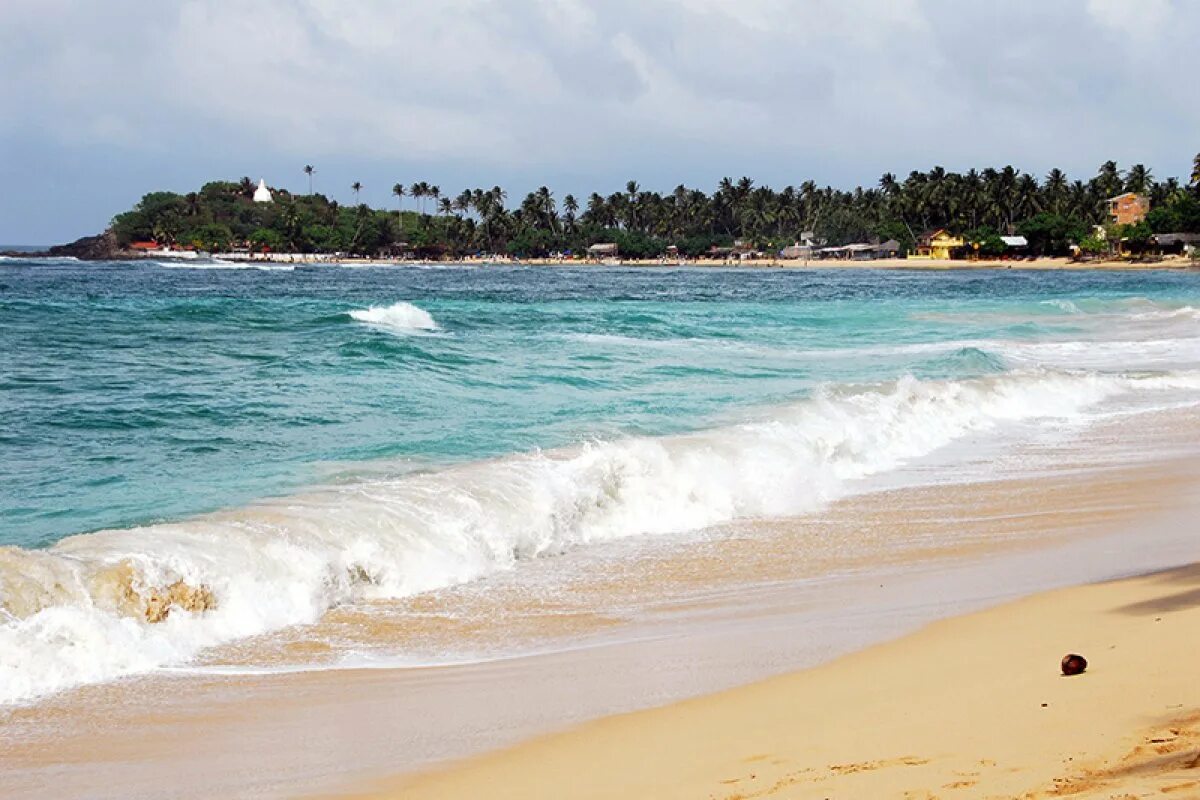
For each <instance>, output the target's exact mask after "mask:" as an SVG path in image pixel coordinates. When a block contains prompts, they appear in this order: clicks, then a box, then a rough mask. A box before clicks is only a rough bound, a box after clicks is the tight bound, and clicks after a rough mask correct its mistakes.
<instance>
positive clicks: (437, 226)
mask: <svg viewBox="0 0 1200 800" xmlns="http://www.w3.org/2000/svg"><path fill="white" fill-rule="evenodd" d="M313 171H314V170H313V168H312V167H311V166H310V165H306V166H305V168H304V173H305V174H306V175H307V176H308V180H309V182H310V193H309V194H308V195H304V196H299V195H292V194H290V193H289V192H286V191H282V190H275V202H273V203H255V202H254V201H253V195H254V189H255V186H254V183H253V182H252V181H250V179H249V178H243V179H242V180H241V181H240V182H237V183H233V182H225V181H218V182H213V183H209V184H206V185H205V186H204V187H203V188H202V189H201V190H200V191H199V192H193V193H191V194H187V195H180V194H174V193H171V192H154V193H151V194H148V195H146V196H145V197H143V198H142V200H141V202H140V203H139V204H138V205H137V206H136V207H135V208H134V209H133V210H131V211H129V212H126V213H124V214H121V215H119V216H117V217H116V219H114V221H113V230H114V232H115V234H116V236H117V238H118V241H119V242H120V243H121V244H128V243H130V242H133V241H137V240H154V241H157V242H160V243H170V244H175V245H183V246H194V247H198V248H201V249H206V250H213V251H224V250H228V249H230V248H233V247H239V246H242V247H244V246H250V247H252V248H254V249H256V250H260V249H263V248H269V249H271V250H276V251H278V250H288V251H297V252H344V253H355V254H376V253H380V252H388V251H392V252H398V251H401V250H403V251H405V252H409V251H411V252H414V253H415V254H416V255H417V256H420V257H424V258H434V257H440V256H463V255H468V254H473V253H493V254H510V255H515V256H521V257H535V256H545V255H547V254H549V253H554V252H575V253H580V252H582V251H584V250H586V248H587V247H588V246H589V245H591V244H594V243H597V242H614V243H616V244H618V245H619V247H620V251H621V253H622V254H623V255H625V256H628V257H634V258H636V257H646V258H649V257H655V256H659V255H662V254H663V253H665V252H666V250H667V248H668V246H675V247H677V248H678V249H679V252H680V253H681V254H683V255H688V256H696V255H700V254H702V253H706V252H709V251H710V249H711V248H713V247H714V246H718V247H722V246H726V247H727V246H730V245H732V244H733V243H734V242H735V241H744V242H746V243H748V244H750V245H752V246H754V247H755V248H757V249H762V250H766V251H774V250H778V249H779V248H782V247H785V246H787V245H789V244H793V243H795V242H797V241H800V239H801V237H802V236H804V235H805V234H806V233H811V234H812V235H813V238H814V239H815V240H816V241H819V242H825V243H828V244H833V245H837V244H846V243H850V242H861V241H870V240H876V241H878V240H883V239H895V240H897V241H899V242H900V244H901V246H902V247H904V248H911V247H912V245H913V243H914V241H915V239H916V238H917V236H919V235H920V234H921V233H922V232H923V231H928V230H931V229H934V228H947V229H949V230H950V231H951V232H952V233H955V234H962V235H965V236H966V237H967V238H968V240H969V241H971V242H973V243H974V244H975V245H976V246H977V247H976V249H977V250H978V251H979V252H980V253H982V254H985V255H993V254H996V253H999V252H1001V250H1002V249H1003V245H1002V243H1001V242H1000V238H999V237H1000V235H1001V234H1006V233H1020V234H1022V235H1024V236H1026V237H1027V238H1028V239H1029V241H1030V249H1031V251H1032V252H1033V253H1035V254H1038V255H1061V254H1064V253H1066V252H1067V251H1068V248H1069V247H1070V246H1071V245H1073V244H1074V245H1080V246H1081V247H1083V249H1084V250H1085V251H1089V248H1099V247H1101V245H1099V244H1097V243H1096V241H1095V240H1089V237H1091V236H1092V231H1093V230H1094V229H1095V226H1096V225H1099V224H1103V223H1104V222H1105V221H1106V205H1105V200H1106V199H1108V198H1109V197H1112V196H1114V195H1117V194H1119V193H1121V192H1123V191H1136V192H1144V193H1146V194H1148V195H1149V196H1150V197H1151V202H1152V205H1153V210H1152V211H1151V213H1150V216H1149V218H1148V219H1147V220H1146V222H1145V223H1143V224H1141V225H1138V226H1129V229H1127V230H1125V229H1123V230H1119V231H1112V232H1111V234H1115V235H1117V237H1119V238H1121V239H1125V240H1126V241H1128V242H1131V243H1137V242H1140V241H1145V240H1147V239H1148V237H1149V236H1150V235H1151V234H1152V233H1156V232H1200V156H1197V164H1196V173H1197V174H1193V175H1192V176H1190V177H1191V181H1190V187H1189V188H1185V187H1182V186H1181V185H1180V184H1179V182H1178V181H1177V180H1176V179H1174V178H1171V179H1168V180H1166V181H1162V182H1159V181H1156V180H1155V179H1154V177H1153V176H1152V175H1151V174H1150V171H1149V170H1148V169H1146V168H1145V167H1144V166H1142V165H1135V166H1133V167H1132V168H1130V169H1129V170H1127V171H1126V172H1124V173H1122V172H1121V171H1120V170H1119V169H1118V168H1117V165H1116V164H1115V163H1114V162H1111V161H1110V162H1107V163H1106V164H1104V165H1103V166H1102V167H1101V168H1100V170H1099V172H1098V173H1097V175H1096V176H1095V177H1093V178H1092V179H1090V180H1088V181H1079V180H1076V181H1072V180H1070V179H1068V177H1067V176H1066V174H1064V173H1063V172H1062V171H1061V170H1058V169H1055V170H1051V171H1050V173H1049V174H1048V175H1046V177H1045V179H1043V180H1041V181H1039V180H1038V179H1037V178H1035V177H1034V176H1032V175H1029V174H1026V173H1022V172H1019V171H1017V170H1016V169H1014V168H1013V167H1004V168H1003V169H999V170H997V169H985V170H981V171H975V170H971V171H969V172H966V173H961V174H960V173H955V172H947V171H946V170H944V169H942V168H941V167H935V168H933V169H932V170H930V171H929V172H913V173H911V174H910V175H909V176H908V177H907V178H905V179H904V180H903V181H901V180H898V179H897V178H896V177H895V176H894V175H891V174H888V175H884V176H883V177H882V178H881V179H880V180H879V184H878V186H876V187H872V188H861V187H860V188H857V189H854V190H853V191H841V190H836V189H832V188H829V187H825V188H819V187H817V186H816V184H814V183H812V182H811V181H810V182H806V183H804V184H802V185H801V186H799V187H798V188H797V187H792V186H788V187H787V188H785V189H783V190H781V191H775V190H773V189H771V188H768V187H765V186H756V185H755V184H754V181H752V180H751V179H749V178H742V179H741V180H739V181H733V180H731V179H728V178H727V179H725V180H722V181H721V182H720V184H719V185H718V186H717V188H716V190H715V191H714V192H713V193H712V194H706V193H704V192H702V191H700V190H697V189H690V188H688V187H686V186H679V187H677V188H676V189H675V190H674V191H673V192H671V193H669V194H665V195H663V194H659V193H657V192H650V191H645V190H643V189H642V188H641V187H640V186H639V185H638V184H637V183H636V182H634V181H630V182H629V183H628V184H627V185H626V187H625V191H623V192H617V193H614V194H611V195H608V196H603V195H600V194H592V195H590V196H589V197H588V198H587V199H586V202H585V203H584V204H583V205H582V206H581V204H580V202H579V201H578V200H576V198H575V197H574V196H572V195H567V196H565V197H564V198H563V200H562V203H561V204H559V203H558V202H557V201H556V199H555V197H554V195H553V194H552V193H551V191H550V190H549V189H548V188H547V187H544V186H543V187H542V188H540V189H538V190H537V191H535V192H531V193H530V194H529V195H527V196H526V197H525V199H524V200H522V201H521V203H520V205H519V206H518V207H516V208H514V209H509V208H507V207H506V201H507V195H506V193H505V192H504V190H502V189H500V188H499V187H493V188H492V189H489V190H484V189H473V190H464V191H463V192H461V193H460V194H458V195H457V196H454V197H450V196H443V195H442V192H441V190H440V189H439V187H437V186H431V185H429V184H427V183H416V184H413V185H412V186H410V187H405V186H404V184H399V183H398V184H395V185H394V186H393V187H392V194H393V195H394V196H395V198H396V201H397V210H395V211H384V210H378V209H371V208H369V207H368V206H366V205H362V204H357V205H353V206H341V205H339V204H338V203H337V202H336V201H333V200H330V199H329V198H327V197H326V196H324V195H321V194H312V193H311V180H312V174H313ZM349 188H350V189H351V191H353V193H354V197H355V199H356V200H357V197H358V194H359V191H360V190H361V189H362V184H361V183H359V182H357V181H356V182H355V183H354V184H353V185H352V186H351V187H349ZM406 196H407V197H411V198H413V199H414V200H415V201H416V202H417V203H418V204H419V210H418V211H404V210H403V201H404V198H405V197H406ZM427 201H432V206H431V207H427V205H426V203H427ZM1111 234H1110V236H1109V240H1110V241H1112V240H1113V236H1112V235H1111Z"/></svg>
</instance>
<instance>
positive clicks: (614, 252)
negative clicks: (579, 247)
mask: <svg viewBox="0 0 1200 800" xmlns="http://www.w3.org/2000/svg"><path fill="white" fill-rule="evenodd" d="M587 251H588V256H589V257H590V258H597V259H599V258H616V257H617V256H618V255H620V254H621V248H620V247H618V246H617V245H616V243H615V242H601V243H599V244H594V245H592V246H591V247H589V248H588V250H587Z"/></svg>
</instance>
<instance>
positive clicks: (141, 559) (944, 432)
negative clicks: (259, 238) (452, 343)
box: [0, 304, 1200, 703]
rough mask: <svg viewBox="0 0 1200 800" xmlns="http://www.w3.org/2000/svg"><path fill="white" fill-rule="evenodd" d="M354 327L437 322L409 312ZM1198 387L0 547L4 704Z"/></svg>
mask: <svg viewBox="0 0 1200 800" xmlns="http://www.w3.org/2000/svg"><path fill="white" fill-rule="evenodd" d="M356 314H358V315H361V318H365V319H364V320H363V321H368V322H371V323H372V324H383V323H380V322H377V320H381V319H383V320H390V321H391V324H396V320H399V322H400V324H403V325H405V326H406V327H413V326H417V327H420V328H421V329H424V328H428V327H429V326H430V325H432V320H431V319H429V318H428V315H427V314H425V313H424V312H422V311H421V310H420V309H417V308H416V307H414V306H410V305H408V304H397V305H395V306H390V307H388V308H385V309H371V310H368V311H363V312H356ZM355 318H356V319H360V316H355ZM968 356H969V357H976V356H974V355H973V354H968ZM1198 388H1200V375H1197V374H1196V373H1177V374H1166V375H1164V374H1158V375H1156V376H1148V375H1144V376H1136V375H1100V374H1095V373H1078V372H1074V373H1073V372H1063V371H1051V370H1028V371H1025V372H1017V373H1009V374H1005V375H997V376H989V377H984V378H977V379H971V380H959V381H920V380H917V379H914V378H904V379H901V380H899V381H897V382H894V383H891V384H886V385H879V386H872V387H851V386H828V387H825V388H823V389H820V390H818V391H817V392H816V393H815V394H814V395H813V396H812V397H811V398H809V399H808V400H805V401H802V402H799V403H796V404H793V405H789V406H784V407H780V408H777V409H775V410H774V411H772V412H770V413H769V414H765V415H764V416H762V417H761V418H760V419H757V420H755V421H752V422H744V423H741V424H737V425H729V426H724V427H718V428H713V429H709V430H703V431H699V432H695V433H690V434H684V435H677V436H666V437H630V438H624V439H617V440H612V441H598V442H593V443H588V444H584V445H580V446H576V447H573V448H564V449H559V450H553V451H546V452H531V453H525V454H518V455H512V456H506V457H503V458H498V459H493V460H488V461H478V462H473V463H469V464H464V465H461V466H456V467H451V468H447V469H443V470H440V471H433V472H424V473H414V474H407V475H403V476H399V477H394V478H388V479H371V480H366V481H362V482H358V483H353V484H344V485H338V486H334V487H330V488H326V489H321V490H314V491H311V492H308V493H305V494H299V495H295V496H291V497H285V498H280V499H276V500H271V501H265V502H261V503H258V504H255V505H251V506H247V507H243V508H239V509H234V510H230V511H225V512H220V513H215V514H209V515H205V516H201V517H197V518H194V519H188V520H184V521H181V522H174V523H169V524H156V525H150V526H145V527H141V528H135V529H129V530H108V531H101V532H97V533H91V534H85V535H80V536H74V537H71V538H67V539H64V540H62V541H60V542H58V543H57V544H55V545H54V546H53V547H50V548H48V549H46V550H23V549H19V548H2V549H0V702H5V703H13V702H21V701H26V700H30V699H33V698H36V697H39V696H43V695H45V694H48V693H51V692H54V691H57V690H61V689H63V688H66V687H70V686H75V685H79V684H84V683H90V682H97V681H103V680H107V679H111V678H114V677H118V676H122V675H130V674H136V673H142V672H146V671H150V670H153V669H155V668H157V667H161V666H166V665H171V664H180V663H184V662H186V661H187V660H189V659H190V658H192V657H193V656H195V655H196V654H197V653H198V652H199V651H200V650H202V649H203V648H206V647H210V646H213V645H217V644H220V643H223V642H228V641H232V640H235V639H239V638H243V637H247V636H252V635H255V634H259V633H263V632H267V631H271V630H277V629H279V628H282V627H285V626H289V625H295V624H302V623H309V622H314V621H316V620H318V619H319V618H320V617H321V615H322V614H324V613H325V612H326V611H328V610H329V609H331V608H333V607H336V606H338V605H341V604H345V603H351V602H359V601H370V600H385V599H391V598H400V597H405V596H409V595H413V594H416V593H420V592H425V591H430V590H434V589H439V588H443V587H447V586H451V585H455V584H459V583H462V582H466V581H471V580H475V579H479V578H481V577H484V576H486V575H488V574H490V573H494V572H497V571H500V570H506V569H510V568H512V567H513V566H514V565H515V564H517V563H518V562H520V561H522V560H524V559H532V558H538V557H542V556H550V555H554V554H559V553H562V552H564V551H566V550H568V549H572V548H576V547H580V546H584V545H587V544H589V543H595V542H604V541H611V540H615V539H621V538H625V537H632V536H654V535H663V534H670V533H675V532H682V531H688V530H695V529H700V528H704V527H709V526H713V525H717V524H721V523H725V522H729V521H732V520H736V519H740V518H747V517H756V516H773V517H778V516H788V515H796V514H802V513H805V512H809V511H812V510H816V509H818V508H820V507H821V506H822V505H824V504H825V503H827V502H829V501H830V500H832V499H835V498H838V497H841V496H844V495H846V494H848V493H850V492H851V491H853V490H854V488H855V486H854V482H855V481H856V480H858V479H861V478H865V477H867V476H871V475H875V474H878V473H882V472H886V471H888V470H892V469H894V468H896V467H897V466H899V465H902V464H903V463H905V462H906V461H908V460H911V459H914V458H917V457H920V456H923V455H926V454H929V453H931V452H933V451H935V450H937V449H938V448H941V447H943V446H945V445H948V444H950V443H952V442H954V441H956V440H959V439H962V438H963V437H966V436H969V435H978V434H982V433H985V432H988V431H993V430H996V429H1001V428H1002V427H1003V426H1005V425H1006V424H1008V423H1014V422H1021V421H1037V420H1061V419H1066V420H1081V419H1086V418H1087V415H1088V413H1089V408H1091V407H1093V406H1095V405H1096V404H1097V403H1100V402H1101V401H1104V400H1106V399H1110V398H1116V397H1119V396H1122V395H1128V394H1132V393H1135V392H1136V393H1139V394H1140V393H1146V392H1150V393H1153V392H1156V391H1161V390H1170V389H1186V390H1194V389H1198Z"/></svg>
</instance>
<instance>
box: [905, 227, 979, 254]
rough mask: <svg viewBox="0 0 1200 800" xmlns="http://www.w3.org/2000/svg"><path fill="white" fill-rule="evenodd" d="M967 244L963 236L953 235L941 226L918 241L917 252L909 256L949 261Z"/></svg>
mask: <svg viewBox="0 0 1200 800" xmlns="http://www.w3.org/2000/svg"><path fill="white" fill-rule="evenodd" d="M966 246H967V243H966V242H965V241H964V240H963V239H962V238H961V237H958V236H955V235H953V234H952V233H950V231H948V230H946V229H945V228H939V229H938V230H936V231H933V232H932V233H928V234H926V235H924V236H922V237H921V238H920V239H919V240H918V241H917V252H916V253H914V254H911V255H909V258H922V259H932V260H934V261H948V260H950V259H952V258H955V257H956V256H958V255H960V254H961V251H962V249H963V248H964V247H966Z"/></svg>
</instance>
